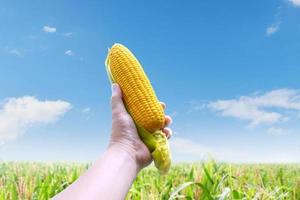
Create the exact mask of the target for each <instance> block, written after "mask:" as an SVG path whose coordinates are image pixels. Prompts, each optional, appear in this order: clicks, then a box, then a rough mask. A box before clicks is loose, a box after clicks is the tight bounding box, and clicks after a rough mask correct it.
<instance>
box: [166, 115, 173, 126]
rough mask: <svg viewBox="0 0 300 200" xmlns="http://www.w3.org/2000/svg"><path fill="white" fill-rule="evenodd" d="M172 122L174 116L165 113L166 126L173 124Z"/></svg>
mask: <svg viewBox="0 0 300 200" xmlns="http://www.w3.org/2000/svg"><path fill="white" fill-rule="evenodd" d="M172 122H173V120H172V117H171V116H169V115H165V126H169V125H170V124H172Z"/></svg>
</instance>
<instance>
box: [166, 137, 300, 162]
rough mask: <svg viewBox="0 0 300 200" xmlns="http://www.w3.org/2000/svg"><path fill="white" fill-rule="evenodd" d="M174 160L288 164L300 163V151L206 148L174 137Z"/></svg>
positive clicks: (237, 147)
mask: <svg viewBox="0 0 300 200" xmlns="http://www.w3.org/2000/svg"><path fill="white" fill-rule="evenodd" d="M170 148H171V152H172V159H173V161H175V162H178V161H179V162H190V161H196V162H199V161H201V160H204V159H207V158H209V157H212V158H213V159H216V160H217V161H222V162H233V163H287V162H299V161H300V160H299V153H300V151H299V149H298V150H297V149H285V148H284V150H283V149H282V148H281V149H280V148H278V149H273V148H256V150H253V149H252V150H250V149H247V148H241V147H240V146H236V147H235V146H232V147H230V148H228V147H220V146H214V147H210V146H204V145H202V144H200V143H197V141H196V140H191V139H187V138H179V137H173V138H171V140H170Z"/></svg>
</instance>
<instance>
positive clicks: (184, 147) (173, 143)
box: [170, 137, 211, 157]
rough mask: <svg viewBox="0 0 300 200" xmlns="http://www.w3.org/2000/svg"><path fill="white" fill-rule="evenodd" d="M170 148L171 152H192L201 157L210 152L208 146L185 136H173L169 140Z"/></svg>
mask: <svg viewBox="0 0 300 200" xmlns="http://www.w3.org/2000/svg"><path fill="white" fill-rule="evenodd" d="M170 148H171V149H172V152H177V153H178V152H179V153H186V154H192V155H195V156H199V157H203V156H204V155H205V154H207V153H209V152H211V149H210V148H207V147H204V146H200V145H198V144H196V143H194V142H193V141H191V140H189V139H187V138H180V137H174V138H172V140H170Z"/></svg>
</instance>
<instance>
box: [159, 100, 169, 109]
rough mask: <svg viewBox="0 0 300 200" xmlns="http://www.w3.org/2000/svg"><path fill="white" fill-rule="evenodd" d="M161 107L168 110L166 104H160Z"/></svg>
mask: <svg viewBox="0 0 300 200" xmlns="http://www.w3.org/2000/svg"><path fill="white" fill-rule="evenodd" d="M160 104H161V106H162V107H163V109H166V107H167V105H166V104H165V103H164V102H162V101H161V102H160Z"/></svg>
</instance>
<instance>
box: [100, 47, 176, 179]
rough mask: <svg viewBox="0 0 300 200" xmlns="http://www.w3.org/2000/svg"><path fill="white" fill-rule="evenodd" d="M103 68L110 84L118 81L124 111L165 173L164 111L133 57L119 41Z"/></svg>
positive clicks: (168, 158) (168, 162)
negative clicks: (124, 107)
mask: <svg viewBox="0 0 300 200" xmlns="http://www.w3.org/2000/svg"><path fill="white" fill-rule="evenodd" d="M105 64H106V70H107V73H108V76H109V78H110V80H111V82H113V83H117V84H119V86H120V87H121V89H122V92H123V99H124V103H125V106H126V109H127V111H128V112H129V114H130V115H131V117H132V118H133V120H134V122H135V124H136V127H137V129H138V133H139V136H140V138H141V139H142V141H143V142H144V143H145V144H146V146H147V147H148V149H149V151H150V152H151V154H152V157H153V159H154V163H155V166H156V167H157V168H158V169H159V170H160V172H161V173H162V174H165V173H167V172H168V170H169V168H170V165H171V155H170V150H169V145H168V140H167V138H166V136H165V134H164V133H163V132H162V128H163V127H164V124H165V115H164V110H163V108H162V106H161V104H160V103H159V101H158V99H157V97H156V94H155V92H154V90H153V88H152V86H151V83H150V81H149V79H148V77H147V75H146V74H145V72H144V70H143V68H142V66H141V64H140V63H139V61H138V60H137V59H136V57H135V56H134V55H133V54H132V53H131V52H130V50H129V49H127V48H126V47H125V46H123V45H121V44H115V45H113V46H112V48H111V49H110V50H109V52H108V55H107V58H106V63H105Z"/></svg>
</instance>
